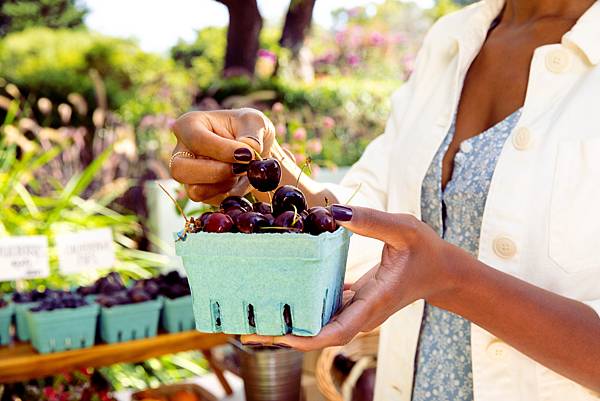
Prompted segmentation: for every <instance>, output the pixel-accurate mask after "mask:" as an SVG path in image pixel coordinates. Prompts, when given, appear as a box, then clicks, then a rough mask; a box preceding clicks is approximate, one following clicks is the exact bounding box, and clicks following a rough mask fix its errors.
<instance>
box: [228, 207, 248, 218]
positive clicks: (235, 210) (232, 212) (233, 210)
mask: <svg viewBox="0 0 600 401" xmlns="http://www.w3.org/2000/svg"><path fill="white" fill-rule="evenodd" d="M246 212H247V210H244V209H242V208H241V207H239V206H232V207H230V208H229V209H227V211H226V212H225V214H226V215H228V216H229V217H231V219H232V220H233V221H235V219H236V217H237V216H239V215H240V214H242V213H246Z"/></svg>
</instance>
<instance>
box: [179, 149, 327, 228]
mask: <svg viewBox="0 0 600 401" xmlns="http://www.w3.org/2000/svg"><path fill="white" fill-rule="evenodd" d="M247 177H248V181H249V182H250V184H251V185H252V186H253V187H254V188H256V189H257V190H258V191H260V192H270V191H272V190H274V189H275V188H277V187H278V186H279V182H280V181H281V165H280V164H279V161H277V160H276V159H273V158H268V159H261V160H253V161H251V162H250V163H248V166H247ZM271 199H272V203H271V204H268V203H265V202H256V203H254V204H252V203H250V201H248V200H247V199H246V198H243V197H240V196H229V197H227V198H225V199H224V200H223V202H221V205H220V206H219V210H218V211H216V212H205V213H204V214H202V215H201V216H200V217H199V218H196V219H194V218H193V217H191V218H190V219H189V220H188V221H187V224H186V230H185V232H186V233H187V232H191V233H195V232H200V231H204V232H210V233H226V232H234V233H237V232H239V233H244V234H259V233H307V234H312V235H319V234H321V233H324V232H326V231H328V232H334V231H335V230H337V229H338V225H337V223H336V222H335V219H334V218H333V216H332V215H331V212H330V210H329V209H328V208H325V207H322V206H316V207H312V208H308V205H307V203H306V197H305V196H304V194H303V193H302V191H301V190H300V189H299V188H298V187H296V186H293V185H283V186H281V187H279V188H277V190H276V191H275V193H274V194H273V195H272V197H271Z"/></svg>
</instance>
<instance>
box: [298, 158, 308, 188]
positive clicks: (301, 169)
mask: <svg viewBox="0 0 600 401" xmlns="http://www.w3.org/2000/svg"><path fill="white" fill-rule="evenodd" d="M311 162H312V159H311V158H310V157H307V158H306V160H305V161H304V164H303V165H302V167H301V168H300V174H298V178H297V179H296V185H295V186H296V188H298V184H300V177H302V173H304V169H305V168H307V169H308V172H309V173H310V174H312V171H311V169H310V163H311Z"/></svg>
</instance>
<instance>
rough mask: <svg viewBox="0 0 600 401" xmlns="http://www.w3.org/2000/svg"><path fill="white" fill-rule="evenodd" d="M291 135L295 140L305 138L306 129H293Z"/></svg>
mask: <svg viewBox="0 0 600 401" xmlns="http://www.w3.org/2000/svg"><path fill="white" fill-rule="evenodd" d="M293 137H294V139H295V140H297V141H303V140H305V139H306V130H305V129H304V128H302V127H300V128H297V129H296V131H294V134H293Z"/></svg>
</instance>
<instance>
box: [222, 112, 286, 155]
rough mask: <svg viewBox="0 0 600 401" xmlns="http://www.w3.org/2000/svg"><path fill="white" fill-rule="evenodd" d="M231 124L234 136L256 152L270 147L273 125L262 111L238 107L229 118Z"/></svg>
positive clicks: (273, 134)
mask: <svg viewBox="0 0 600 401" xmlns="http://www.w3.org/2000/svg"><path fill="white" fill-rule="evenodd" d="M231 124H232V127H233V130H234V132H235V136H236V138H237V139H238V140H239V141H241V142H244V143H245V144H247V145H249V146H251V147H252V148H253V149H254V150H256V151H257V152H258V153H260V154H263V153H264V152H265V150H267V151H268V150H270V149H271V145H272V144H273V138H274V137H275V127H274V126H273V123H272V122H271V121H270V120H269V119H268V118H267V117H266V116H265V115H264V114H263V113H261V112H259V111H258V110H255V109H251V108H244V109H239V110H237V113H236V114H235V116H233V117H232V118H231Z"/></svg>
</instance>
